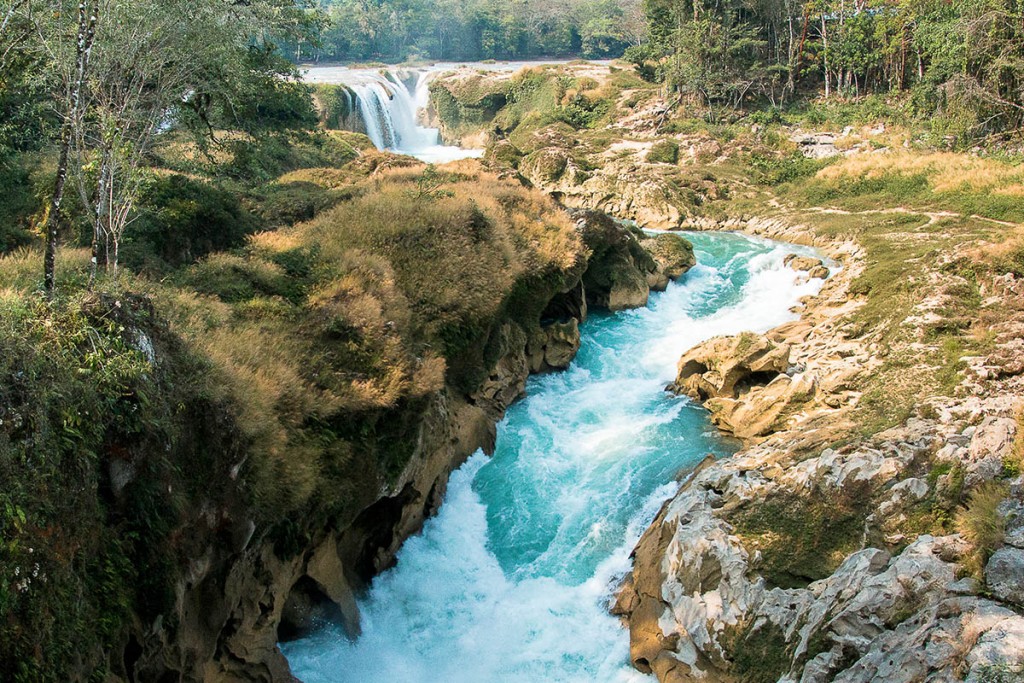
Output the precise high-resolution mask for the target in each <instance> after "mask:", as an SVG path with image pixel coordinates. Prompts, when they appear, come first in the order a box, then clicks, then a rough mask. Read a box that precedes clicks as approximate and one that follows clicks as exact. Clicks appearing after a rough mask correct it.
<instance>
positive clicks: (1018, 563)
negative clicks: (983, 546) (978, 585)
mask: <svg viewBox="0 0 1024 683" xmlns="http://www.w3.org/2000/svg"><path fill="white" fill-rule="evenodd" d="M985 583H986V584H987V585H988V588H989V590H990V591H992V595H994V596H995V597H997V598H999V599H1000V600H1002V601H1004V602H1011V603H1014V604H1017V605H1020V606H1024V550H1021V549H1020V548H1012V547H1005V548H1000V549H999V550H997V551H995V552H994V553H993V554H992V557H991V558H990V559H989V561H988V565H987V566H986V567H985Z"/></svg>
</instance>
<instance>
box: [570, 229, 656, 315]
mask: <svg viewBox="0 0 1024 683" xmlns="http://www.w3.org/2000/svg"><path fill="white" fill-rule="evenodd" d="M575 215H576V217H577V223H576V225H577V228H578V229H579V231H580V233H581V235H582V236H583V241H584V243H585V244H586V245H587V249H588V250H590V253H591V254H590V259H589V261H588V263H587V270H586V273H585V274H584V275H583V285H584V289H585V291H586V298H587V303H588V304H589V305H590V306H596V307H598V308H606V309H608V310H611V311H621V310H624V309H627V308H639V307H642V306H646V305H647V300H648V297H649V296H650V292H651V284H652V282H653V283H654V284H655V285H657V280H656V279H655V280H652V282H649V281H648V276H649V275H652V274H655V273H656V272H657V270H658V268H657V264H656V263H655V261H654V259H653V258H652V257H651V255H650V254H649V253H647V250H646V249H644V248H643V247H642V246H641V245H640V241H639V239H638V236H637V234H636V233H639V232H640V231H636V232H634V231H633V230H632V229H630V228H628V227H626V226H624V225H621V224H620V223H617V222H616V221H615V220H613V219H612V218H611V217H609V216H608V215H607V214H604V213H601V212H598V211H582V212H577V213H576V214H575ZM640 235H641V236H642V235H643V233H640Z"/></svg>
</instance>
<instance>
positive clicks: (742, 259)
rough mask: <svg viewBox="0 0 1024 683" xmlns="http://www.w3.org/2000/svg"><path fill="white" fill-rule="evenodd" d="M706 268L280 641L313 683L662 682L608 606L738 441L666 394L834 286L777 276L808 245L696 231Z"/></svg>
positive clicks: (543, 391) (606, 340)
mask: <svg viewBox="0 0 1024 683" xmlns="http://www.w3.org/2000/svg"><path fill="white" fill-rule="evenodd" d="M688 237H689V238H690V239H692V241H693V242H694V246H695V248H696V252H697V258H698V262H699V264H700V265H698V266H697V267H696V268H694V269H693V270H692V271H690V272H689V273H687V275H686V276H684V278H682V279H681V280H680V282H678V283H675V284H673V285H671V286H670V288H669V290H668V291H667V292H665V293H664V294H659V295H655V296H654V297H652V300H651V304H650V305H649V306H648V307H647V308H645V309H641V310H637V311H628V312H623V313H618V314H615V315H608V314H596V315H593V316H592V317H591V318H590V320H588V321H587V323H586V324H585V325H584V326H583V329H582V332H583V341H582V347H581V349H580V353H579V356H578V357H577V359H576V361H575V362H574V363H573V365H572V367H570V368H569V370H567V371H565V372H563V373H558V374H550V375H543V376H538V377H533V378H531V379H530V381H529V383H528V386H527V397H526V398H525V399H524V400H522V401H520V402H518V403H516V404H515V405H514V406H512V408H511V409H510V410H509V412H508V415H507V416H506V418H505V420H504V421H503V422H502V423H501V424H500V425H499V427H498V444H497V450H496V452H495V454H494V456H493V457H492V458H487V457H486V456H484V455H483V454H477V455H476V456H474V457H473V458H471V459H470V460H469V462H467V463H466V465H464V466H463V467H462V468H461V469H460V470H459V471H458V472H456V473H455V474H454V475H453V476H452V480H451V483H450V486H449V491H448V495H447V497H446V499H445V503H444V505H443V506H442V508H441V511H440V513H439V514H438V516H437V517H435V518H434V519H432V520H430V521H428V523H427V524H426V526H425V528H424V530H423V533H422V534H420V535H419V536H416V537H414V538H412V539H410V540H409V541H408V542H407V543H406V545H405V546H404V547H403V548H402V551H401V553H400V554H399V557H398V564H397V566H396V567H395V568H393V569H391V570H389V571H387V572H385V573H384V574H382V575H381V576H380V577H378V578H377V579H376V580H375V581H374V583H373V586H372V587H371V589H370V591H369V593H368V595H366V596H365V598H364V599H363V600H362V601H361V603H360V609H361V610H362V614H363V635H362V636H361V637H360V638H359V639H358V640H357V641H356V642H354V643H353V642H350V641H348V640H347V639H346V638H345V636H344V635H343V634H342V632H341V630H340V629H339V628H336V627H330V626H329V627H326V628H325V629H324V630H322V631H321V632H319V633H317V634H315V635H313V636H311V637H309V638H306V639H304V640H301V641H297V642H294V643H289V644H286V645H283V646H282V649H283V650H284V653H285V655H286V656H287V657H288V660H289V662H290V664H291V666H292V669H293V671H294V673H295V675H296V676H298V677H299V678H300V679H302V680H303V681H305V682H306V683H336V682H342V681H352V682H356V683H370V682H377V681H379V682H381V683H385V682H387V683H391V682H402V683H483V682H488V683H505V682H507V683H539V682H542V681H552V682H554V681H558V682H574V683H575V682H580V683H584V682H598V683H612V682H625V681H648V680H653V678H649V677H646V676H643V675H641V674H639V673H638V672H636V671H634V670H633V669H631V668H630V666H629V663H628V654H629V652H628V651H629V636H628V633H627V632H626V631H625V630H623V628H622V626H621V624H620V622H619V620H618V619H617V618H615V617H612V616H611V615H609V614H608V611H607V609H608V605H609V604H610V601H611V600H612V599H613V591H614V589H615V587H616V586H617V585H618V582H619V580H620V579H621V577H622V576H623V575H624V574H625V573H626V572H627V571H628V570H629V553H630V551H631V550H632V548H633V546H634V545H635V543H636V541H637V540H638V539H639V537H640V534H641V533H643V530H644V529H645V528H646V526H647V525H648V524H650V522H651V520H652V519H653V517H654V515H655V514H656V513H657V510H658V508H659V507H660V506H661V504H662V503H663V502H664V501H665V500H666V499H668V498H669V497H671V495H672V494H673V493H674V491H675V490H676V488H677V486H678V484H677V483H675V482H676V479H677V477H678V476H679V475H680V474H682V473H684V472H685V471H686V470H687V469H689V468H692V467H693V466H694V465H696V464H697V463H699V462H700V461H701V460H702V459H703V458H704V457H705V456H706V455H707V454H709V453H713V454H715V455H718V456H724V455H728V454H730V453H732V452H733V451H734V449H735V444H734V443H732V442H731V441H729V440H727V439H724V438H723V437H721V436H720V435H719V434H718V433H717V432H716V430H714V429H713V428H712V427H711V425H710V423H709V421H708V419H707V415H706V413H705V412H704V410H703V409H702V408H700V407H698V406H696V405H694V404H692V403H691V402H690V401H688V400H687V399H683V398H677V397H674V396H672V395H670V394H668V393H666V392H665V391H664V388H665V386H666V385H667V384H668V383H670V382H671V381H672V380H673V379H674V377H675V371H676V363H677V361H678V360H679V357H680V356H681V355H682V353H683V352H685V351H686V350H687V349H689V348H691V347H693V346H694V345H696V344H698V343H700V342H701V341H703V340H705V339H709V338H711V337H713V336H717V335H721V334H737V333H739V332H743V331H748V330H750V331H766V330H768V329H770V328H772V327H775V326H777V325H779V324H781V323H783V322H786V321H788V320H792V319H794V318H795V317H796V314H794V313H793V312H792V310H791V309H792V308H793V307H794V306H795V305H796V304H797V303H798V301H799V299H800V298H801V297H803V296H806V295H808V294H813V293H816V292H817V291H818V290H819V289H820V287H821V284H822V282H821V281H820V280H814V281H810V282H807V281H805V279H804V280H801V278H800V276H799V275H798V274H797V273H795V272H794V271H791V270H789V269H787V268H785V267H784V266H783V259H784V258H785V256H786V255H787V254H790V253H793V252H801V253H808V250H806V249H802V248H799V247H793V246H792V245H781V244H778V243H774V242H768V241H766V240H760V239H756V238H751V237H746V236H742V235H735V234H728V233H695V234H692V235H688Z"/></svg>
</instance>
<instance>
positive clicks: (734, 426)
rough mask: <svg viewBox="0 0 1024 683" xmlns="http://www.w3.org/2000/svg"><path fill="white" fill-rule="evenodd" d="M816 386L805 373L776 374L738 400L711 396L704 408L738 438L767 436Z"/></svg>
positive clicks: (812, 393)
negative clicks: (792, 374) (766, 382)
mask: <svg viewBox="0 0 1024 683" xmlns="http://www.w3.org/2000/svg"><path fill="white" fill-rule="evenodd" d="M816 391H817V386H816V384H815V382H814V380H813V379H812V378H811V377H809V376H807V375H796V376H794V377H790V376H788V375H778V376H777V377H776V378H775V379H774V380H772V381H771V382H769V383H768V384H767V385H766V386H764V387H756V388H752V389H751V390H750V391H748V392H746V393H744V394H742V396H741V397H740V398H738V399H733V398H712V399H710V400H708V401H707V402H706V403H705V404H704V407H705V408H707V409H708V410H709V411H711V421H712V422H713V423H714V424H715V425H716V426H717V427H718V428H719V429H721V430H722V431H724V432H727V433H729V434H732V435H733V436H736V437H738V438H740V439H753V438H757V437H761V436H767V435H768V434H771V433H772V432H775V431H778V430H779V429H781V428H782V427H784V426H785V423H786V420H787V418H788V417H789V416H790V415H791V414H792V413H793V412H794V411H796V410H798V409H799V408H800V407H801V406H803V405H805V404H806V403H807V402H808V401H810V400H811V399H812V398H813V397H814V394H815V392H816Z"/></svg>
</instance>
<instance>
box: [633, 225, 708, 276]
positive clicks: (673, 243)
mask: <svg viewBox="0 0 1024 683" xmlns="http://www.w3.org/2000/svg"><path fill="white" fill-rule="evenodd" d="M640 246H642V247H643V248H644V249H646V250H647V251H648V252H649V253H650V254H651V256H653V257H654V261H655V263H657V264H658V269H659V270H661V272H663V273H664V274H665V277H666V278H668V279H669V280H678V279H679V278H681V277H682V276H683V275H685V274H686V273H688V272H689V271H690V269H691V268H693V267H694V266H695V265H697V257H696V256H694V254H693V245H692V244H691V243H690V241H689V240H687V239H685V238H683V237H681V236H680V235H673V234H671V233H662V234H660V235H655V236H654V237H651V238H647V239H644V240H641V242H640Z"/></svg>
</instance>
